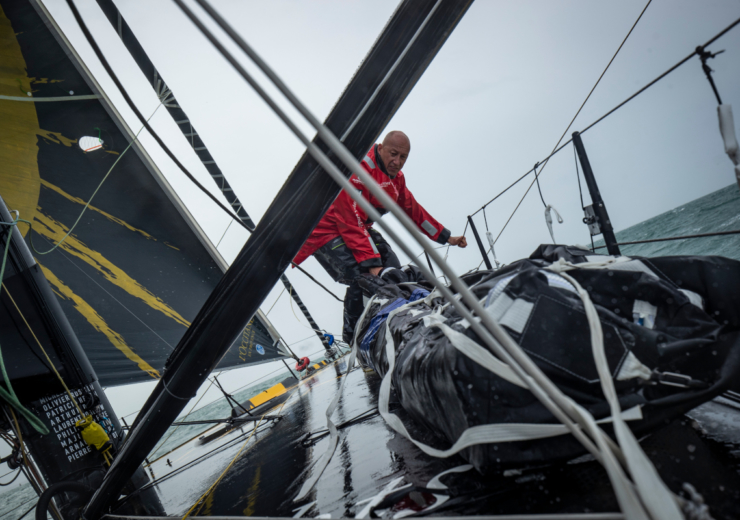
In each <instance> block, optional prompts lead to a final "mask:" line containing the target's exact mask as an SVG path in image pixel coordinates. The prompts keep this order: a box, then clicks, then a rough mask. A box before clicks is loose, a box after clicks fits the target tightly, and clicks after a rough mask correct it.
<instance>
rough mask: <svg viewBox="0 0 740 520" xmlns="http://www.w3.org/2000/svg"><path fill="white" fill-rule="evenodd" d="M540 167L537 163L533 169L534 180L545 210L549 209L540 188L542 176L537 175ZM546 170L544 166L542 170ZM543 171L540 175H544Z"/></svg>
mask: <svg viewBox="0 0 740 520" xmlns="http://www.w3.org/2000/svg"><path fill="white" fill-rule="evenodd" d="M561 139H562V137H561ZM558 144H560V141H558ZM556 146H557V145H556ZM539 165H540V163H535V165H534V168H532V169H533V170H534V180H535V182H536V183H537V191H539V192H540V200H542V205H543V206H545V208H547V202H545V197H543V196H542V187H541V186H540V174H539V173H537V168H538V167H539ZM544 169H545V167H544V166H542V170H544ZM542 170H540V173H542Z"/></svg>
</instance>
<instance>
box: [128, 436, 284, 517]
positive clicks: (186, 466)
mask: <svg viewBox="0 0 740 520" xmlns="http://www.w3.org/2000/svg"><path fill="white" fill-rule="evenodd" d="M270 426H271V423H268V424H266V425H265V426H264V427H263V428H262V429H260V430H257V433H261V432H263V431H264V430H266V429H267V428H269V427H270ZM214 428H215V427H214ZM212 429H213V428H208V429H206V431H209V430H212ZM232 431H233V430H232ZM202 434H203V432H201V433H199V434H198V435H202ZM245 435H247V434H246V433H242V434H240V435H239V436H237V437H235V438H234V439H231V440H229V441H227V442H226V443H224V444H222V445H220V446H217V447H215V448H213V449H212V450H211V451H208V452H206V453H204V454H203V455H200V456H199V457H198V458H195V459H193V460H191V461H190V462H187V463H186V464H184V465H182V466H180V467H179V468H177V469H173V470H172V471H170V472H169V473H166V474H165V475H162V476H161V477H159V478H156V479H154V480H152V481H150V482H149V483H147V484H145V485H144V486H142V487H140V488H138V489H137V490H135V491H134V492H132V493H129V494H128V495H126V496H125V497H123V498H121V500H120V501H119V502H118V504H117V505H116V506H115V507H116V508H117V507H120V506H121V505H123V504H125V503H126V501H128V500H130V499H131V498H134V497H135V496H137V495H139V494H140V493H141V492H143V491H146V490H147V489H150V488H152V487H154V486H156V485H159V484H160V483H161V482H164V481H165V480H169V479H171V478H172V477H175V476H177V475H179V474H180V473H182V472H183V471H185V470H187V469H190V468H191V467H192V466H195V465H196V464H199V463H201V462H203V461H204V460H206V459H208V458H209V457H212V456H213V455H216V454H217V453H220V452H222V451H226V450H227V449H229V448H231V447H233V446H234V445H235V444H238V443H239V441H241V440H242V439H243V438H244V436H245ZM197 438H198V437H197V436H196V437H193V438H192V439H189V440H187V441H185V442H184V443H182V444H181V445H179V446H177V447H176V448H174V449H173V450H171V451H169V452H167V453H165V454H164V455H163V456H162V457H160V458H159V459H157V460H160V459H162V458H164V457H166V456H167V455H170V454H171V453H172V452H174V451H176V450H178V449H180V448H182V447H183V446H184V445H185V444H187V443H189V442H191V441H194V440H195V439H197ZM153 462H154V461H153ZM153 462H152V463H153ZM145 467H146V466H145Z"/></svg>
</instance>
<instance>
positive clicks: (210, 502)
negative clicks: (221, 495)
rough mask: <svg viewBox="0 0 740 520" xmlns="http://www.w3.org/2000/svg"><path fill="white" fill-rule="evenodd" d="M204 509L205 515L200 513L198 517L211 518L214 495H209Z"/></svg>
mask: <svg viewBox="0 0 740 520" xmlns="http://www.w3.org/2000/svg"><path fill="white" fill-rule="evenodd" d="M203 507H204V508H203V514H200V513H199V514H198V516H211V509H212V508H213V493H211V494H210V495H208V497H207V498H206V501H205V503H204V504H203Z"/></svg>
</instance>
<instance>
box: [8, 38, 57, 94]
mask: <svg viewBox="0 0 740 520" xmlns="http://www.w3.org/2000/svg"><path fill="white" fill-rule="evenodd" d="M18 34H21V33H18ZM30 80H31V83H61V82H62V81H64V80H63V79H49V78H30Z"/></svg>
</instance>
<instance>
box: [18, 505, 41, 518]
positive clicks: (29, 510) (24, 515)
mask: <svg viewBox="0 0 740 520" xmlns="http://www.w3.org/2000/svg"><path fill="white" fill-rule="evenodd" d="M26 503H27V502H26ZM34 509H36V504H34V505H32V506H31V508H30V509H28V510H27V511H26V512H25V513H23V514H22V515H21V516H19V517H18V518H16V519H15V520H23V519H24V518H25V517H26V515H27V514H28V513H30V512H31V511H33V510H34Z"/></svg>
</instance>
